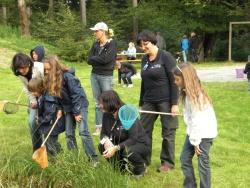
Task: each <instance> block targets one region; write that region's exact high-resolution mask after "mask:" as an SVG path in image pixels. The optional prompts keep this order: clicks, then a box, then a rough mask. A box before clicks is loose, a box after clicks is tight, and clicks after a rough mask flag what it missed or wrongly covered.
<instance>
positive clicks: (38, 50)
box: [30, 46, 45, 62]
mask: <svg viewBox="0 0 250 188" xmlns="http://www.w3.org/2000/svg"><path fill="white" fill-rule="evenodd" d="M33 52H36V54H37V55H38V59H37V61H38V62H42V60H43V58H44V56H45V51H44V47H43V46H36V47H35V48H33V49H32V50H31V51H30V57H31V59H32V60H33V61H34V59H33V58H32V53H33Z"/></svg>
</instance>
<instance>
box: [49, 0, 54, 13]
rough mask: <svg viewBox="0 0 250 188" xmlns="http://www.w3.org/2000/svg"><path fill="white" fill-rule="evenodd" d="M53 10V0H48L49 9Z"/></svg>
mask: <svg viewBox="0 0 250 188" xmlns="http://www.w3.org/2000/svg"><path fill="white" fill-rule="evenodd" d="M53 10H54V0H49V11H53Z"/></svg>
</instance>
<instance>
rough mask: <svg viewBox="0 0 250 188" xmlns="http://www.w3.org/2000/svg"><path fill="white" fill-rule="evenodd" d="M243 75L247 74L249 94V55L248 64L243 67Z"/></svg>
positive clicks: (249, 57)
mask: <svg viewBox="0 0 250 188" xmlns="http://www.w3.org/2000/svg"><path fill="white" fill-rule="evenodd" d="M244 73H245V74H247V79H248V91H249V92H250V55H249V56H248V62H247V64H246V66H245V69H244Z"/></svg>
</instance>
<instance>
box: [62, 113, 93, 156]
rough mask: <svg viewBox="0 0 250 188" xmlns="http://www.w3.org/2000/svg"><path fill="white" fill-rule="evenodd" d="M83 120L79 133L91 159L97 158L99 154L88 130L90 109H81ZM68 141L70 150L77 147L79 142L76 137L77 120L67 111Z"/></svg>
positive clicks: (80, 123)
mask: <svg viewBox="0 0 250 188" xmlns="http://www.w3.org/2000/svg"><path fill="white" fill-rule="evenodd" d="M81 116H82V120H81V121H80V122H79V123H78V125H79V135H80V137H81V140H82V144H83V148H84V151H85V153H86V155H87V156H88V157H89V159H92V160H96V159H97V154H96V152H95V147H94V144H93V140H92V137H91V135H90V133H89V130H88V111H87V109H82V110H81ZM65 120H66V127H65V128H66V129H65V131H66V141H67V147H68V149H69V150H72V149H77V142H76V138H75V128H76V121H75V118H74V116H73V115H72V114H71V113H66V116H65Z"/></svg>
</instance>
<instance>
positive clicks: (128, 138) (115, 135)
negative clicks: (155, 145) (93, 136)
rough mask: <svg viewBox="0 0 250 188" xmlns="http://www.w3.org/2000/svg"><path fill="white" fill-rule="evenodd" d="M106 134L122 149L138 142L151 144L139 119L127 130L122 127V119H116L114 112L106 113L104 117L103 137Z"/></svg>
mask: <svg viewBox="0 0 250 188" xmlns="http://www.w3.org/2000/svg"><path fill="white" fill-rule="evenodd" d="M113 126H114V127H113ZM112 127H113V128H112ZM105 136H106V137H108V138H109V139H111V141H112V143H113V144H114V145H119V146H120V148H121V149H124V148H125V147H130V146H132V145H134V144H137V143H142V144H145V145H146V146H149V138H148V136H147V135H146V132H145V130H144V129H143V126H142V125H141V123H140V121H139V120H138V119H137V120H136V121H135V123H134V124H133V125H132V127H131V128H130V129H129V130H125V129H123V128H122V124H121V121H120V120H119V119H117V120H116V119H115V118H114V116H113V114H111V113H104V114H103V119H102V130H101V139H102V138H104V137H105Z"/></svg>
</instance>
